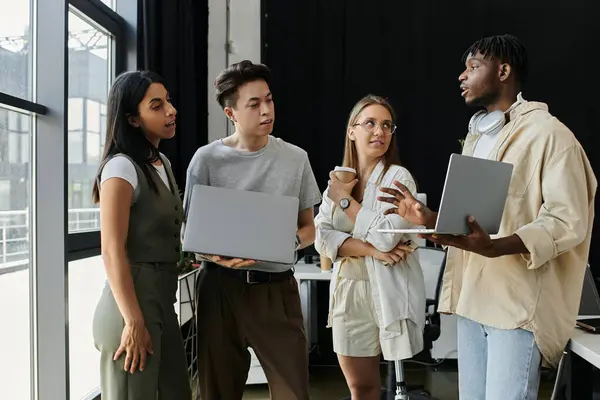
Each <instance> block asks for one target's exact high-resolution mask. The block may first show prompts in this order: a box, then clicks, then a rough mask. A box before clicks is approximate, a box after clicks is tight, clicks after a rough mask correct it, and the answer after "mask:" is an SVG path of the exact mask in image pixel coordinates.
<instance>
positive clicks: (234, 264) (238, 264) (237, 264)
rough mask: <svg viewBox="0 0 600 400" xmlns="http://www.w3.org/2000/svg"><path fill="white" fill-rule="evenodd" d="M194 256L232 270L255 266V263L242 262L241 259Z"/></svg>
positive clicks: (251, 261) (252, 261) (206, 255)
mask: <svg viewBox="0 0 600 400" xmlns="http://www.w3.org/2000/svg"><path fill="white" fill-rule="evenodd" d="M196 256H197V258H199V259H201V260H205V261H210V262H212V263H215V264H218V265H220V266H222V267H226V268H233V269H238V268H245V267H249V266H251V265H254V264H256V261H254V260H244V259H242V258H229V257H221V256H214V255H210V254H196Z"/></svg>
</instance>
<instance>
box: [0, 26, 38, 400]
mask: <svg viewBox="0 0 600 400" xmlns="http://www.w3.org/2000/svg"><path fill="white" fill-rule="evenodd" d="M0 19H1V17H0ZM0 29H1V28H0ZM30 118H31V117H30V116H28V115H24V114H19V113H16V112H14V111H8V110H6V109H4V108H2V107H1V106H0V199H1V200H0V321H5V322H6V321H10V323H9V325H6V324H5V325H4V328H2V329H0V354H1V356H0V376H1V377H2V382H3V383H2V384H0V399H29V398H30V382H31V381H30V379H31V377H30V373H29V371H30V354H31V353H30V330H29V329H30V307H29V287H30V286H29V254H30V253H29V252H30V250H29V249H30V242H29V227H30V224H29V221H30V215H29V209H30V206H31V197H30V195H31V164H30V163H29V159H30V154H29V148H30V146H29V142H30V140H31V137H32V134H31V132H30V131H29V127H30V126H32V125H31V124H30V123H29V120H30ZM11 138H12V139H11ZM24 145H25V146H26V147H25V149H26V151H24V150H23V146H24ZM13 146H17V150H15V149H14V148H12V147H13ZM19 146H21V147H20V149H19ZM12 152H14V153H15V154H12ZM7 153H9V154H7ZM7 383H8V384H7Z"/></svg>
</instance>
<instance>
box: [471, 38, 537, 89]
mask: <svg viewBox="0 0 600 400" xmlns="http://www.w3.org/2000/svg"><path fill="white" fill-rule="evenodd" d="M475 53H481V55H482V56H483V57H484V58H486V59H496V60H498V61H500V62H501V63H507V64H510V66H511V67H512V69H513V71H514V73H515V75H516V77H517V81H518V83H519V85H520V86H523V85H524V83H525V79H526V78H527V72H528V71H527V69H528V66H527V63H528V60H527V48H525V45H524V44H523V43H522V42H521V41H520V40H519V39H517V38H516V37H514V36H512V35H496V36H488V37H485V38H483V39H479V40H478V41H476V42H475V43H473V44H472V45H471V47H469V48H468V49H467V51H465V53H464V54H463V58H462V60H463V62H464V61H466V60H467V57H468V56H469V55H473V54H475Z"/></svg>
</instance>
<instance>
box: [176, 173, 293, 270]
mask: <svg viewBox="0 0 600 400" xmlns="http://www.w3.org/2000/svg"><path fill="white" fill-rule="evenodd" d="M298 207H299V200H298V198H296V197H291V196H278V195H273V194H268V193H259V192H251V191H243V190H235V189H227V188H219V187H213V186H205V185H194V187H193V188H192V194H191V197H190V204H189V207H188V217H187V220H186V225H185V233H184V238H183V250H184V251H188V252H193V253H202V254H211V255H219V256H223V257H235V258H244V259H250V260H256V261H265V262H273V263H280V264H293V263H294V258H295V247H294V244H295V239H296V231H297V225H298Z"/></svg>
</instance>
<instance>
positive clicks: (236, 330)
mask: <svg viewBox="0 0 600 400" xmlns="http://www.w3.org/2000/svg"><path fill="white" fill-rule="evenodd" d="M236 272H239V274H238V275H236ZM236 272H234V270H227V269H225V268H223V267H219V266H216V265H214V264H207V263H205V265H204V266H203V267H202V271H200V273H199V278H198V280H199V282H198V287H197V297H196V298H197V308H196V310H197V312H196V314H197V316H196V319H197V323H198V373H199V380H200V395H201V398H202V400H241V399H242V395H243V393H244V388H245V385H246V380H247V378H248V370H249V368H250V353H249V352H248V347H251V348H252V349H253V350H254V352H255V353H256V356H257V357H258V360H259V361H260V364H261V366H262V368H263V370H264V372H265V375H266V377H267V381H268V383H269V389H270V392H271V398H272V399H275V400H306V399H309V395H308V349H307V342H306V335H305V332H304V322H303V318H302V309H301V306H300V296H299V292H298V284H297V282H296V280H295V279H294V277H293V276H289V277H286V278H284V279H282V280H276V281H273V282H268V283H253V284H249V283H247V282H245V280H244V279H243V274H242V273H241V271H236ZM263 278H264V276H263Z"/></svg>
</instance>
